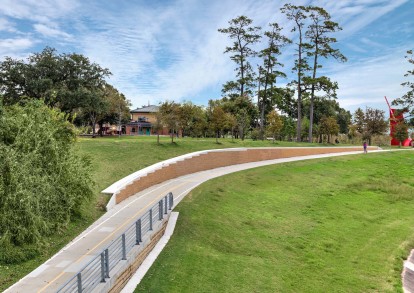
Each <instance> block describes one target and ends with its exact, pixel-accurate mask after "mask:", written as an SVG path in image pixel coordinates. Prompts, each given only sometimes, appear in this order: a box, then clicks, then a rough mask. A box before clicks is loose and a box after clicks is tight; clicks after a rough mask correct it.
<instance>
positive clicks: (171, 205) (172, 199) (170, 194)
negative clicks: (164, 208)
mask: <svg viewBox="0 0 414 293" xmlns="http://www.w3.org/2000/svg"><path fill="white" fill-rule="evenodd" d="M169 197H170V210H171V209H172V207H173V204H174V197H173V194H172V192H170V193H169Z"/></svg>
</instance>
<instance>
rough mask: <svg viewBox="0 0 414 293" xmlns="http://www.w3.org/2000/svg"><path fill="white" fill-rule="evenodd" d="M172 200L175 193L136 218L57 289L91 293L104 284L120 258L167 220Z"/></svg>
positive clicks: (125, 256)
mask: <svg viewBox="0 0 414 293" xmlns="http://www.w3.org/2000/svg"><path fill="white" fill-rule="evenodd" d="M173 201H174V198H173V194H172V193H171V192H170V193H168V194H167V195H166V196H165V197H163V198H162V199H161V200H160V201H159V202H157V203H156V204H155V205H154V206H152V207H151V208H150V209H149V210H148V211H147V212H146V213H145V214H144V215H143V216H141V217H140V218H138V219H137V220H135V222H134V223H133V224H132V225H131V226H129V227H128V228H127V229H126V230H125V231H124V233H122V235H121V236H119V237H118V238H116V239H115V240H113V241H112V243H111V244H110V245H109V246H108V247H107V248H105V249H103V250H102V252H101V253H100V254H98V255H96V256H95V257H94V258H93V259H92V260H91V261H89V262H88V263H87V264H86V265H85V266H84V267H83V268H82V269H81V270H79V272H78V273H76V275H74V276H73V277H72V278H71V279H70V280H68V281H67V282H66V283H65V284H64V285H63V286H62V287H60V289H59V290H58V291H57V292H78V293H80V292H91V291H92V290H93V289H94V288H95V287H96V286H98V285H99V284H100V283H105V281H106V279H107V278H110V276H111V271H112V270H113V268H114V267H115V266H116V265H117V264H118V263H119V262H120V261H121V260H126V259H127V256H128V253H129V252H130V251H131V250H132V249H133V248H134V247H135V246H136V245H140V243H142V241H143V238H144V237H145V236H147V235H148V234H149V233H148V232H150V231H152V230H153V226H154V224H156V223H158V222H160V221H162V220H163V219H164V215H166V214H167V213H168V211H169V210H171V209H172V207H173Z"/></svg>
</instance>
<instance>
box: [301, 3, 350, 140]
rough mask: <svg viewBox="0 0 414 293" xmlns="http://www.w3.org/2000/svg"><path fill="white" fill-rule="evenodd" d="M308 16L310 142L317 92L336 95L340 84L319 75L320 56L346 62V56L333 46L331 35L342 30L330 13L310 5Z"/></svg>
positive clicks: (306, 34)
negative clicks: (310, 73)
mask: <svg viewBox="0 0 414 293" xmlns="http://www.w3.org/2000/svg"><path fill="white" fill-rule="evenodd" d="M306 10H307V15H308V18H309V19H310V21H311V24H310V25H309V27H308V29H307V31H306V33H305V36H306V38H307V40H308V41H309V42H308V43H307V44H306V45H305V47H306V50H307V54H308V57H310V58H313V65H312V66H311V68H312V75H311V76H310V77H307V78H304V82H305V84H306V85H307V86H308V87H310V111H309V112H310V115H309V136H308V140H309V142H312V137H313V133H312V128H313V110H314V109H313V108H314V99H315V92H321V91H323V92H325V93H326V94H327V95H329V96H330V97H336V89H337V88H338V85H337V83H336V82H332V81H331V80H330V79H329V78H328V77H326V76H319V77H317V71H318V69H320V68H322V65H321V62H320V60H319V58H320V57H323V58H325V59H326V58H329V57H333V58H334V59H336V60H339V61H341V62H345V61H346V58H345V56H344V55H342V53H341V52H340V51H339V50H338V49H334V48H332V46H331V45H332V44H334V43H336V39H335V38H333V37H331V36H330V35H331V34H332V33H335V32H338V31H340V30H342V28H341V27H340V26H339V25H338V23H336V22H334V21H332V20H331V16H330V14H329V13H328V12H327V11H326V10H325V9H323V8H321V7H316V6H308V7H307V8H306Z"/></svg>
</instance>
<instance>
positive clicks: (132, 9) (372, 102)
mask: <svg viewBox="0 0 414 293" xmlns="http://www.w3.org/2000/svg"><path fill="white" fill-rule="evenodd" d="M286 2H287V1H277V0H260V1H257V0H209V1H201V0H198V1H197V0H176V1H164V0H163V1H157V0H137V1H126V0H117V1H115V0H88V1H83V0H59V1H56V0H19V1H16V0H0V36H1V37H0V57H1V59H3V58H4V56H10V57H13V58H19V59H23V58H26V57H27V56H28V54H30V53H32V52H38V51H41V50H42V49H43V48H44V47H45V46H50V47H53V48H56V49H57V50H58V52H59V53H71V52H76V53H81V54H84V55H85V56H87V57H89V58H90V59H91V60H92V61H94V62H97V63H98V64H100V65H101V66H103V67H106V68H109V70H110V71H111V72H112V74H113V75H112V76H111V78H110V79H109V83H111V84H113V85H114V86H115V87H116V88H117V89H118V90H120V91H121V92H122V93H124V94H125V95H126V96H127V98H128V99H129V100H131V102H132V105H133V106H132V108H136V107H139V106H142V105H146V104H148V103H151V104H157V103H159V102H162V101H164V100H166V99H169V100H175V101H184V100H186V101H192V102H194V103H196V104H201V105H205V104H207V101H208V100H209V99H217V98H220V96H221V87H222V84H223V83H225V82H226V81H228V80H232V79H234V64H233V63H232V62H231V60H230V59H229V56H228V55H225V54H223V51H224V49H225V47H226V45H229V44H230V43H229V42H230V41H229V40H228V39H227V37H226V36H225V35H222V34H220V33H218V32H217V29H218V28H223V27H227V26H228V21H229V20H230V19H232V18H235V17H237V16H239V15H246V16H248V17H250V18H252V19H253V20H254V23H255V24H256V25H259V26H262V27H263V28H265V27H266V26H267V24H268V23H269V22H275V21H276V22H278V23H279V24H280V25H281V26H282V27H284V28H285V33H286V34H287V35H288V36H291V35H290V34H291V33H290V32H289V26H290V24H289V23H288V21H287V20H286V19H285V17H284V16H283V15H282V14H281V13H280V12H279V8H280V7H281V6H283V4H284V3H286ZM290 2H292V3H294V4H296V5H308V4H312V5H317V6H321V7H324V8H325V9H326V10H327V11H328V12H329V13H330V14H331V15H332V18H333V20H334V21H337V22H339V24H340V25H341V26H342V27H343V30H342V31H341V32H340V33H338V34H337V35H336V37H337V39H338V43H337V45H336V47H337V48H339V49H340V50H341V51H342V52H343V53H344V55H346V57H347V58H348V62H347V63H344V64H341V63H336V62H335V61H332V62H329V63H327V64H325V67H324V73H325V74H326V75H328V76H330V77H331V79H333V80H336V81H338V83H339V87H340V89H339V91H338V101H339V103H340V105H341V106H342V107H344V108H346V109H348V110H351V111H352V112H353V111H354V110H355V109H356V108H357V107H362V108H365V107H366V106H370V107H375V108H381V109H384V110H385V109H386V105H385V103H384V96H387V97H389V99H390V100H393V99H395V98H397V97H400V96H401V95H403V94H404V93H405V92H406V90H405V89H404V88H403V87H402V86H401V85H400V84H401V83H402V82H403V81H405V80H406V78H405V77H404V74H405V73H406V71H407V70H408V69H409V64H408V62H407V61H406V60H405V59H404V56H405V52H406V51H407V50H409V49H414V34H413V30H414V19H413V17H412V12H413V11H414V0H359V1H358V0H341V1H332V0H331V1H329V0H323V1H306V0H303V1H290ZM293 54H294V48H293V47H287V48H286V49H285V50H284V53H283V55H282V56H281V62H282V63H284V64H285V68H284V70H285V72H286V73H287V74H288V79H286V80H280V81H279V85H280V86H282V85H284V84H286V83H288V82H289V81H290V80H291V79H293V75H292V74H291V70H290V69H291V67H292V66H293V59H294V55H293Z"/></svg>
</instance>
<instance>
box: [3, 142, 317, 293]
mask: <svg viewBox="0 0 414 293" xmlns="http://www.w3.org/2000/svg"><path fill="white" fill-rule="evenodd" d="M175 141H176V143H174V144H171V143H170V138H168V137H162V138H161V144H160V145H157V143H156V137H155V136H151V137H121V138H120V139H118V138H117V137H105V138H96V139H90V138H80V139H79V141H78V143H77V144H76V147H77V148H78V151H79V153H81V154H84V155H87V156H89V158H90V159H91V162H92V166H93V170H94V174H93V176H94V181H95V182H96V184H95V187H94V188H95V194H96V200H93V201H91V202H90V204H89V205H85V206H84V209H83V214H84V217H83V219H81V220H76V221H75V222H73V223H71V224H70V226H69V227H68V228H67V229H66V230H64V231H61V233H59V234H57V235H52V236H50V237H48V238H47V239H45V241H44V244H43V248H42V251H41V253H40V254H39V252H38V251H37V248H36V245H27V246H26V247H22V248H19V249H22V250H24V251H26V253H25V254H26V255H27V254H31V253H32V254H33V258H32V259H31V260H29V261H22V262H19V263H13V264H5V263H0V292H1V291H3V290H5V289H6V288H8V287H9V286H11V285H12V284H13V283H15V282H17V281H18V280H19V279H20V278H22V277H24V276H25V275H26V274H28V273H30V272H31V271H32V270H34V269H35V268H36V267H38V266H39V265H41V264H42V263H43V262H45V261H46V260H47V259H48V258H50V257H51V256H52V255H53V254H55V253H56V252H57V251H59V249H61V248H62V247H63V246H65V245H66V244H67V243H68V242H69V241H70V240H71V239H73V238H75V237H76V236H77V235H79V234H80V233H81V232H82V231H83V230H85V229H86V228H87V227H88V226H89V225H90V224H92V223H93V222H94V221H95V220H96V219H97V218H99V217H100V216H101V215H102V213H103V211H102V209H101V208H100V207H103V206H104V205H105V204H106V202H105V198H101V197H100V191H101V190H103V189H104V188H106V187H108V186H109V185H111V184H112V183H114V182H116V181H117V180H119V179H121V178H123V177H125V176H126V175H129V174H131V173H133V172H135V171H137V170H139V169H142V168H144V167H147V166H149V165H152V164H154V163H156V162H159V161H161V160H165V159H169V158H172V157H175V156H179V155H182V154H186V153H189V152H194V151H199V150H204V149H214V148H229V147H256V146H299V145H302V146H307V145H308V144H306V143H302V144H296V143H288V142H278V143H277V144H273V143H271V142H268V141H264V142H262V141H252V140H245V141H244V142H242V141H240V140H234V142H232V141H231V140H227V139H226V140H225V139H223V140H220V141H219V142H220V143H219V144H216V143H215V139H190V138H189V139H181V138H180V139H175ZM312 145H313V146H317V144H312ZM97 206H98V208H97ZM0 253H4V252H2V251H0Z"/></svg>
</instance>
